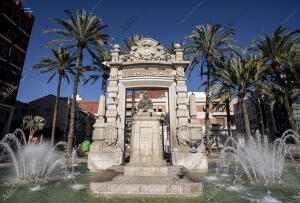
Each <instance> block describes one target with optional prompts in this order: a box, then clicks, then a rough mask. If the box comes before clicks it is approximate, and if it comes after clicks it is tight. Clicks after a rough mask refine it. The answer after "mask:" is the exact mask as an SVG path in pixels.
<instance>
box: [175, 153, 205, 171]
mask: <svg viewBox="0 0 300 203" xmlns="http://www.w3.org/2000/svg"><path fill="white" fill-rule="evenodd" d="M172 162H173V164H174V165H181V166H184V167H185V168H187V169H189V170H197V171H206V170H208V164H207V156H206V153H201V152H198V153H190V152H172Z"/></svg>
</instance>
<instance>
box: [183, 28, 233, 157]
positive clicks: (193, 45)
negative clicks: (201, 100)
mask: <svg viewBox="0 0 300 203" xmlns="http://www.w3.org/2000/svg"><path fill="white" fill-rule="evenodd" d="M234 35H235V32H234V30H233V29H226V30H225V29H224V28H223V27H222V26H221V25H219V24H215V25H213V26H211V24H210V23H208V24H207V25H206V27H205V26H204V25H199V26H196V30H194V31H193V32H192V34H190V35H187V36H186V37H185V38H186V40H185V41H184V43H189V44H188V45H187V46H186V47H185V49H184V52H185V55H188V56H190V64H191V65H190V73H191V72H192V71H193V69H194V67H195V66H196V65H197V64H198V63H199V60H202V64H201V76H202V75H204V73H203V66H204V63H206V66H207V71H206V73H205V75H206V77H207V83H206V89H205V92H206V104H205V135H206V143H207V146H208V150H209V152H210V151H211V149H210V148H211V147H210V141H209V125H210V124H209V111H210V95H209V91H210V76H211V69H212V65H213V64H212V62H213V61H212V60H213V58H214V57H217V56H220V55H221V54H222V53H223V52H225V51H230V52H234V53H235V49H234V47H233V45H232V41H235V40H234V38H232V36H234Z"/></svg>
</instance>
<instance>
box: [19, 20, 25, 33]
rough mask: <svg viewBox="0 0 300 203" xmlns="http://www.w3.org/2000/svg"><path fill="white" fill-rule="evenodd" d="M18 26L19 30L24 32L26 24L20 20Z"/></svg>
mask: <svg viewBox="0 0 300 203" xmlns="http://www.w3.org/2000/svg"><path fill="white" fill-rule="evenodd" d="M19 26H20V28H21V29H22V30H24V31H25V30H26V26H27V25H26V23H25V22H24V20H22V19H21V20H20V21H19Z"/></svg>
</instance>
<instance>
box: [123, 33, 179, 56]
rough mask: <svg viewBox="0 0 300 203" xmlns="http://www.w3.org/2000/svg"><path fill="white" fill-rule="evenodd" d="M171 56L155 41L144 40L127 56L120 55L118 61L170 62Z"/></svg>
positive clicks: (132, 48) (133, 47)
mask: <svg viewBox="0 0 300 203" xmlns="http://www.w3.org/2000/svg"><path fill="white" fill-rule="evenodd" d="M174 59H175V56H174V55H173V54H168V53H165V51H164V48H163V46H162V45H160V44H159V43H158V42H157V41H155V40H153V39H150V38H144V39H141V40H140V41H138V42H137V44H136V46H132V47H131V51H130V52H129V54H125V55H121V56H120V61H123V62H128V61H172V60H174Z"/></svg>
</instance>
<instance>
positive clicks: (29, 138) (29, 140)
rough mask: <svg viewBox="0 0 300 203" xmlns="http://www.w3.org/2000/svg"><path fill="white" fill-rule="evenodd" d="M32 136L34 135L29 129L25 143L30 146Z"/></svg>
mask: <svg viewBox="0 0 300 203" xmlns="http://www.w3.org/2000/svg"><path fill="white" fill-rule="evenodd" d="M33 135H34V131H33V130H31V129H30V130H29V137H28V142H27V143H28V144H31V141H32V138H33Z"/></svg>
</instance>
